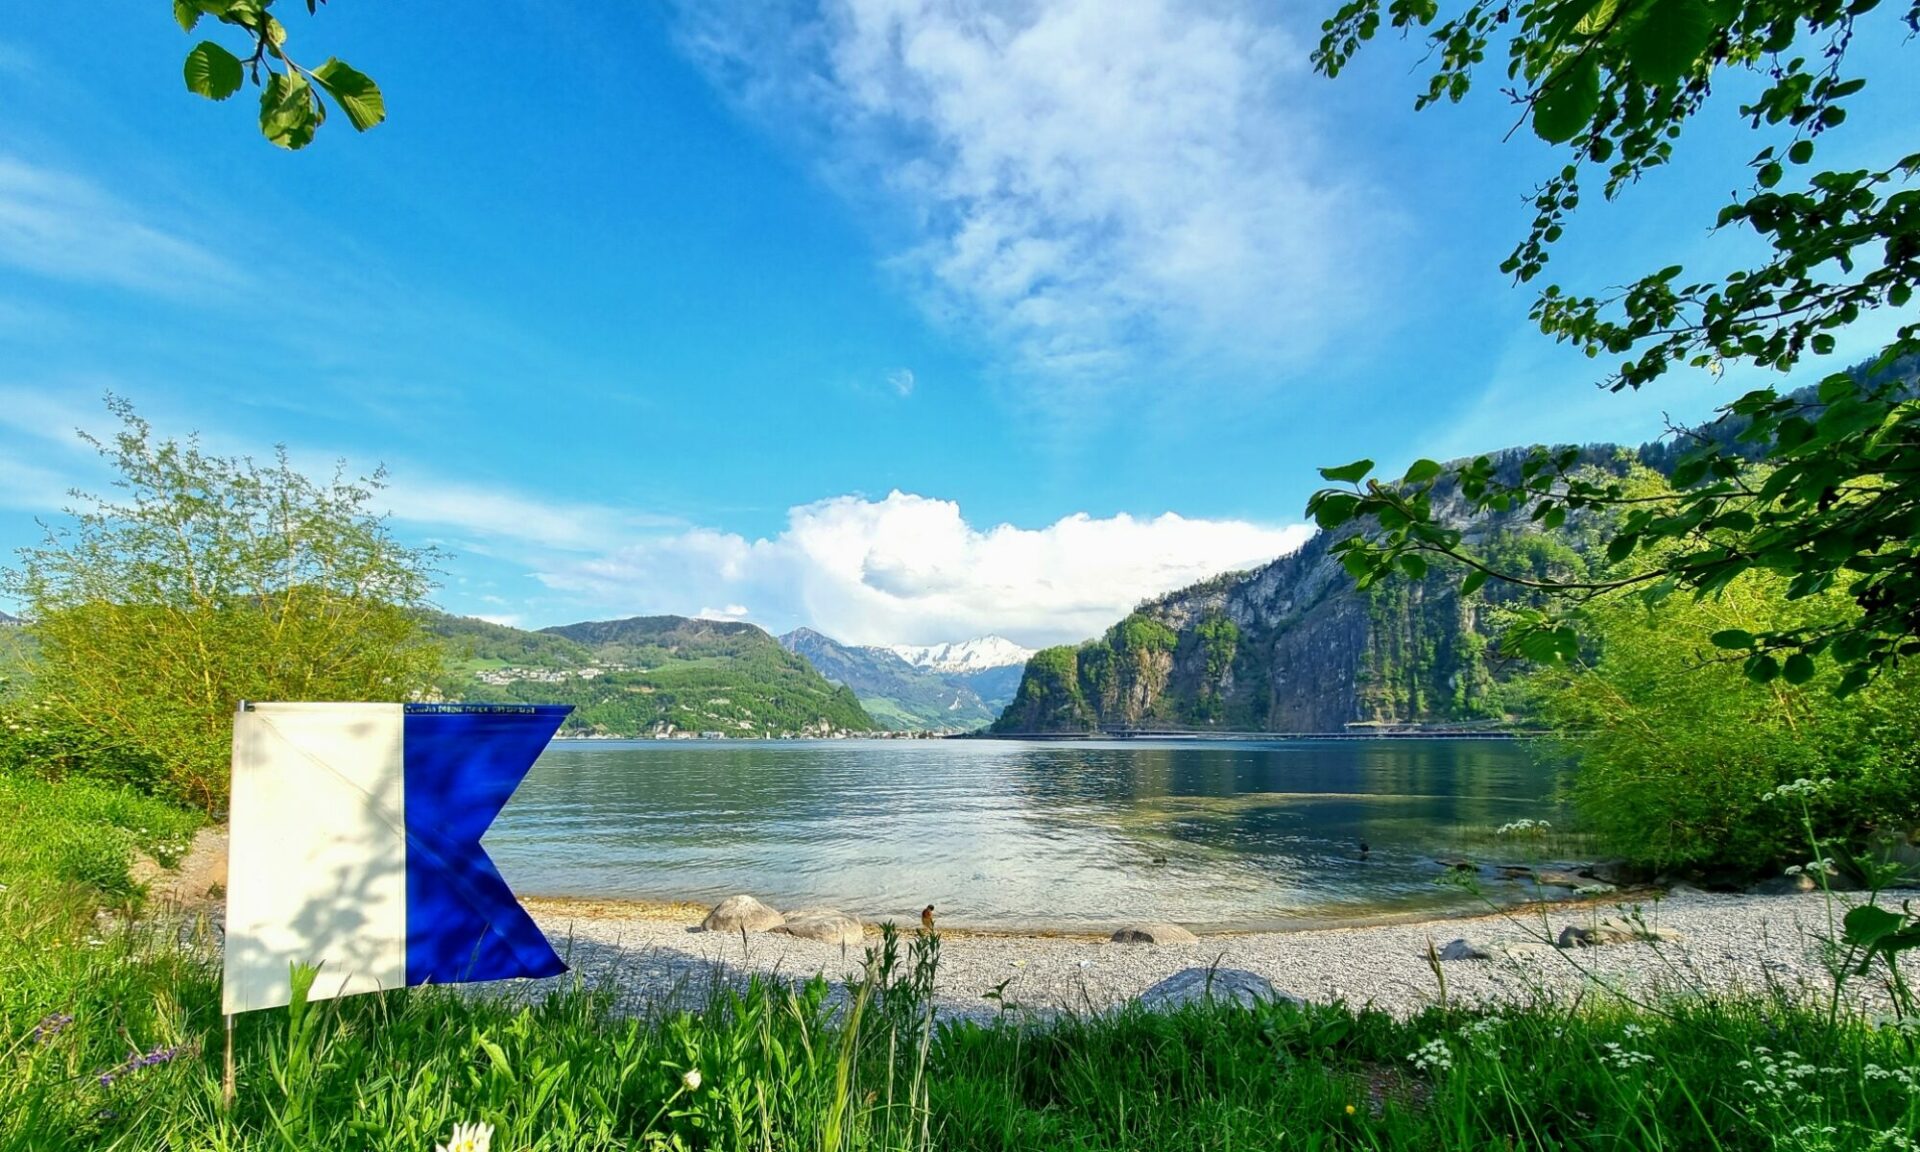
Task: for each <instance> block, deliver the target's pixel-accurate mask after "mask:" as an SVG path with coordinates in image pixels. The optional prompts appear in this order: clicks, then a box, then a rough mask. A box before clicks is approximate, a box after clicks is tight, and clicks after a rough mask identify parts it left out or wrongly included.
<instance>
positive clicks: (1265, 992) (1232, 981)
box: [1139, 968, 1300, 1008]
mask: <svg viewBox="0 0 1920 1152" xmlns="http://www.w3.org/2000/svg"><path fill="white" fill-rule="evenodd" d="M1139 999H1140V1003H1141V1004H1142V1005H1144V1006H1146V1007H1148V1008H1178V1007H1180V1006H1181V1005H1183V1004H1191V1003H1193V1002H1195V1001H1196V1000H1212V1001H1215V1002H1216V1003H1222V1004H1224V1003H1227V1002H1228V1001H1232V1002H1233V1003H1236V1004H1255V1003H1259V1002H1261V1001H1263V1000H1292V1001H1293V1002H1294V1003H1296V1004H1297V1003H1300V1001H1299V1000H1298V999H1297V998H1296V997H1293V996H1286V995H1283V994H1282V993H1280V992H1278V991H1275V990H1274V987H1273V984H1272V983H1271V982H1269V981H1268V980H1267V978H1266V977H1265V976H1262V975H1260V974H1259V973H1257V972H1247V971H1244V970H1242V969H1239V968H1188V969H1186V970H1184V971H1181V972H1175V973H1174V974H1173V975H1171V976H1169V977H1167V978H1166V979H1165V980H1162V981H1160V983H1158V984H1155V985H1154V986H1153V987H1151V988H1149V989H1147V990H1146V991H1145V992H1142V993H1140V997H1139Z"/></svg>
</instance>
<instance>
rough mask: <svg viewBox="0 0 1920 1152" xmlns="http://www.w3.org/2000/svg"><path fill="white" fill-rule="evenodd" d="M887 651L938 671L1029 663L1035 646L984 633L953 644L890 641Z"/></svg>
mask: <svg viewBox="0 0 1920 1152" xmlns="http://www.w3.org/2000/svg"><path fill="white" fill-rule="evenodd" d="M887 651H889V652H892V653H893V654H894V655H895V656H898V657H900V659H902V660H905V661H906V662H907V663H909V664H911V665H913V666H914V667H916V668H931V669H933V670H934V671H935V672H984V671H986V670H987V669H989V668H1005V667H1007V666H1008V665H1010V664H1018V665H1025V664H1026V662H1027V658H1028V657H1030V656H1032V655H1033V649H1031V648H1022V647H1020V645H1018V644H1015V643H1014V642H1013V641H1011V640H1008V639H1005V638H1004V637H1000V636H981V637H978V638H976V639H973V640H956V641H954V642H953V643H951V644H927V645H922V646H915V645H912V644H889V645H887Z"/></svg>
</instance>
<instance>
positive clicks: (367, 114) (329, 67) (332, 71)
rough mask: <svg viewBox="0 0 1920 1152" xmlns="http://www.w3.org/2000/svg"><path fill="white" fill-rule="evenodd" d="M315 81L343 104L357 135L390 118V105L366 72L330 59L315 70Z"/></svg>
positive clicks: (343, 110) (341, 107)
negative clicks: (388, 106)
mask: <svg viewBox="0 0 1920 1152" xmlns="http://www.w3.org/2000/svg"><path fill="white" fill-rule="evenodd" d="M313 78H314V79H315V80H318V81H320V86H321V87H322V88H325V89H326V90H327V94H328V95H330V96H332V97H333V98H334V100H336V101H338V102H339V104H340V110H341V111H342V112H345V113H346V114H347V120H348V121H349V122H351V123H352V124H353V128H354V131H356V132H365V131H366V130H367V129H369V128H371V127H373V126H374V125H375V124H378V123H380V122H381V121H382V120H385V119H386V118H387V102H386V100H385V99H384V98H383V97H382V96H381V95H380V89H379V87H378V86H377V85H375V84H374V82H373V80H372V79H371V78H370V77H368V76H367V75H366V73H364V72H356V71H355V70H353V69H352V68H349V67H348V66H347V65H345V64H343V63H341V62H340V61H339V60H336V59H333V58H332V57H328V59H327V62H326V63H325V64H322V65H320V67H318V68H315V69H314V70H313Z"/></svg>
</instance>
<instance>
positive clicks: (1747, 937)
mask: <svg viewBox="0 0 1920 1152" xmlns="http://www.w3.org/2000/svg"><path fill="white" fill-rule="evenodd" d="M1858 899H1859V898H1858V897H1850V896H1847V895H1840V894H1836V895H1834V896H1833V897H1832V898H1831V903H1830V902H1829V898H1828V897H1827V896H1825V895H1824V894H1821V893H1811V894H1799V895H1783V896H1762V895H1721V894H1711V893H1704V892H1684V893H1676V894H1673V895H1670V896H1667V897H1665V898H1663V899H1660V900H1658V901H1651V900H1640V901H1631V902H1628V901H1622V902H1619V903H1609V902H1605V901H1595V902H1592V903H1588V904H1582V905H1574V906H1568V905H1550V906H1539V907H1532V908H1516V909H1510V910H1508V911H1506V912H1503V913H1500V914H1496V915H1487V916H1479V917H1473V918H1464V919H1439V920H1426V921H1418V922H1409V923H1396V924H1378V925H1370V926H1364V927H1330V928H1315V929H1300V930H1292V931H1281V932H1229V933H1217V934H1210V935H1203V936H1201V937H1200V938H1199V939H1198V941H1197V942H1195V943H1192V944H1151V945H1149V944H1118V943H1113V942H1111V941H1109V940H1107V939H1106V938H1105V937H1092V936H1071V935H1042V934H1020V933H988V932H978V931H968V932H956V933H946V934H943V936H942V939H941V953H940V971H939V978H938V984H937V988H936V996H937V1000H938V1007H939V1009H940V1011H941V1012H942V1013H943V1014H947V1015H992V1014H994V1013H997V1012H999V1011H1001V1010H1002V1008H1001V1005H1003V1004H1004V1005H1006V1006H1017V1007H1020V1008H1026V1009H1033V1010H1039V1011H1043V1012H1058V1011H1074V1012H1100V1011H1105V1010H1108V1009H1111V1008H1114V1007H1116V1006H1118V1005H1121V1004H1123V1003H1125V1002H1126V1001H1128V1000H1130V999H1132V998H1133V997H1135V996H1137V995H1138V994H1139V993H1140V992H1142V991H1143V990H1145V989H1146V988H1148V987H1149V986H1151V985H1153V984H1154V983H1155V982H1157V981H1159V980H1162V979H1164V978H1165V977H1168V976H1171V975H1173V974H1175V973H1178V972H1181V971H1183V970H1185V969H1190V968H1195V967H1201V968H1205V967H1208V966H1214V965H1217V966H1219V967H1221V968H1237V969H1243V970H1246V971H1250V972H1253V973H1257V974H1258V975H1260V976H1263V977H1265V978H1266V979H1267V980H1269V981H1271V982H1272V984H1273V987H1274V988H1275V989H1276V990H1277V991H1278V992H1279V993H1282V994H1285V995H1290V996H1295V997H1299V998H1301V999H1304V1000H1311V1001H1323V1002H1324V1001H1332V1000H1344V1001H1346V1002H1347V1003H1348V1004H1351V1005H1354V1006H1356V1007H1358V1006H1363V1005H1370V1006H1372V1007H1375V1008H1379V1009H1382V1010H1385V1011H1389V1012H1392V1013H1394V1014H1396V1015H1401V1016H1405V1015H1409V1014H1412V1013H1414V1012H1417V1011H1419V1010H1420V1009H1422V1008H1425V1007H1427V1006H1428V1005H1431V1004H1434V1003H1437V1002H1438V1000H1439V996H1440V990H1439V985H1438V983H1437V982H1436V980H1435V976H1434V972H1433V967H1432V965H1431V964H1430V962H1429V960H1428V957H1427V946H1428V943H1429V941H1431V943H1432V945H1433V947H1434V948H1435V949H1440V948H1442V947H1444V946H1445V945H1446V944H1447V943H1448V942H1449V941H1452V940H1455V939H1460V938H1465V939H1466V940H1469V941H1471V942H1473V943H1474V944H1475V945H1478V946H1481V947H1483V948H1486V949H1487V950H1488V951H1491V952H1493V953H1494V958H1492V959H1483V960H1451V961H1445V962H1443V963H1442V964H1441V966H1440V967H1441V971H1442V972H1443V973H1444V975H1445V978H1446V986H1447V995H1448V997H1449V998H1450V1000H1451V1001H1452V1002H1454V1003H1461V1002H1471V1003H1479V1004H1498V1003H1515V1004H1525V1003H1534V1002H1539V1001H1541V1000H1543V999H1554V1000H1559V1001H1561V1002H1566V1001H1569V1000H1572V999H1574V998H1576V997H1579V998H1594V997H1600V998H1606V997H1608V996H1611V995H1612V994H1613V992H1614V991H1617V992H1620V993H1624V994H1626V995H1628V996H1632V997H1635V998H1642V997H1658V996H1662V995H1674V994H1689V993H1694V994H1697V993H1699V992H1701V991H1710V992H1733V991H1745V992H1762V991H1766V990H1768V989H1770V988H1784V989H1786V990H1787V991H1789V992H1791V993H1795V994H1804V995H1815V994H1820V993H1823V992H1824V991H1826V990H1828V989H1830V988H1831V983H1830V981H1829V979H1828V977H1827V972H1826V967H1825V964H1824V963H1823V960H1822V945H1821V943H1820V939H1821V937H1822V936H1824V935H1825V934H1827V933H1828V932H1829V925H1830V924H1831V925H1832V926H1833V927H1834V929H1836V930H1837V927H1838V924H1839V919H1840V917H1841V916H1842V915H1843V914H1844V913H1845V911H1846V909H1847V908H1848V907H1850V906H1851V903H1852V902H1854V901H1857V900H1858ZM528 905H529V907H530V908H531V910H532V911H533V913H534V916H535V919H536V920H537V921H538V922H539V923H540V926H541V927H542V928H543V929H544V930H545V931H546V932H547V935H548V937H549V938H550V939H552V940H553V942H554V944H555V946H556V947H557V948H559V949H560V950H561V951H562V953H563V954H565V955H567V956H568V957H569V959H570V961H571V962H572V964H573V965H574V968H575V970H576V973H577V974H578V976H579V977H580V978H583V979H585V980H586V981H588V982H589V983H594V982H600V981H603V980H604V981H610V982H612V983H613V984H614V985H615V986H617V987H618V988H619V989H620V990H621V992H622V994H623V996H625V997H629V998H631V999H632V1000H633V1001H634V1002H636V1003H658V1002H661V1001H663V1000H673V999H675V998H676V997H696V998H697V997H699V996H701V995H703V994H704V989H705V988H707V987H709V986H710V984H711V982H712V981H713V980H714V979H715V978H716V976H718V977H720V978H723V979H739V978H742V977H743V976H744V975H746V974H748V973H761V974H776V975H778V976H780V977H781V978H783V979H804V978H807V977H810V976H812V975H815V974H821V975H824V976H825V977H826V978H827V979H828V980H830V981H840V980H843V979H845V978H847V977H849V976H851V975H854V974H856V973H857V972H858V971H859V968H860V964H861V961H862V955H861V953H862V949H861V948H858V947H847V948H841V947H838V946H835V945H828V944H819V943H815V942H813V941H809V940H803V939H796V938H794V937H790V936H784V935H776V934H770V933H752V934H749V935H748V936H747V937H746V938H745V940H744V942H743V940H742V938H741V937H740V936H739V935H738V934H730V933H718V932H701V931H698V930H697V929H696V928H694V927H693V926H694V925H697V924H698V922H699V919H700V916H701V915H702V914H703V913H704V912H705V908H704V907H701V906H694V905H675V906H668V907H660V906H654V907H640V906H631V907H625V906H622V905H620V904H618V903H613V902H600V903H584V902H568V901H542V900H530V901H528ZM1636 907H1637V909H1638V913H1637V914H1638V915H1639V916H1640V917H1641V918H1642V920H1643V921H1644V923H1645V924H1646V926H1647V927H1649V928H1657V929H1660V930H1663V931H1666V932H1672V933H1677V934H1678V939H1676V940H1672V941H1666V942H1660V943H1618V944H1607V945H1603V946H1600V947H1593V948H1571V949H1559V948H1555V947H1553V946H1552V941H1554V940H1555V939H1556V938H1558V936H1559V935H1560V932H1561V930H1562V929H1563V928H1564V927H1566V926H1568V925H1577V926H1591V925H1593V924H1594V923H1596V922H1598V921H1599V920H1601V919H1605V918H1609V917H1611V918H1619V917H1622V916H1623V915H1629V914H1633V912H1634V909H1635V908H1636ZM1830 917H1831V919H1830ZM899 923H900V926H901V932H902V935H903V936H906V935H910V934H911V931H912V930H913V929H914V928H915V927H917V925H915V924H913V923H912V922H911V921H908V920H905V919H903V920H901V921H900V922H899ZM876 941H877V936H876V935H875V934H874V932H873V931H872V930H871V929H870V930H869V932H868V935H867V943H868V944H869V945H871V944H873V943H875V942H876ZM743 944H744V947H743ZM1513 945H1519V946H1520V947H1519V948H1518V949H1516V950H1515V953H1516V954H1514V955H1508V954H1506V952H1505V950H1506V949H1508V948H1509V946H1513ZM1908 967H1911V964H1910V963H1909V964H1906V965H1903V971H1904V970H1905V969H1907V968H1908ZM561 979H563V980H565V979H571V977H563V978H561ZM1003 985H1004V987H1003ZM995 991H997V992H998V995H999V996H1000V997H1001V999H1000V1001H998V1002H996V1001H993V1000H990V999H987V998H985V994H987V993H989V992H995ZM1850 991H1851V992H1852V993H1853V994H1854V996H1855V997H1856V999H1857V1001H1858V1002H1859V1003H1860V1004H1861V1006H1863V1007H1865V1008H1866V1009H1868V1010H1870V1011H1876V1010H1882V1009H1884V1003H1883V1002H1881V1001H1882V1000H1883V997H1882V996H1881V994H1879V993H1878V992H1877V991H1876V990H1875V989H1874V988H1873V987H1872V981H1869V980H1865V979H1861V980H1856V981H1855V982H1854V984H1853V985H1851V986H1850Z"/></svg>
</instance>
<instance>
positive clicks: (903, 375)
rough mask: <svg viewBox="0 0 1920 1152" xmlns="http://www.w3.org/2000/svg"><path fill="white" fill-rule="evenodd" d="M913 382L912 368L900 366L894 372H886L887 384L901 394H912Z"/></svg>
mask: <svg viewBox="0 0 1920 1152" xmlns="http://www.w3.org/2000/svg"><path fill="white" fill-rule="evenodd" d="M914 383H915V381H914V378H913V369H911V368H902V369H900V370H898V371H896V372H889V373H887V386H888V387H889V388H892V389H893V390H894V391H895V392H898V393H899V394H900V395H902V396H911V395H913V386H914Z"/></svg>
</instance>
